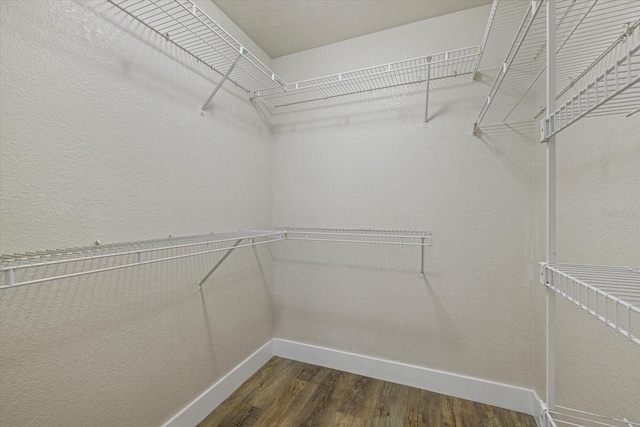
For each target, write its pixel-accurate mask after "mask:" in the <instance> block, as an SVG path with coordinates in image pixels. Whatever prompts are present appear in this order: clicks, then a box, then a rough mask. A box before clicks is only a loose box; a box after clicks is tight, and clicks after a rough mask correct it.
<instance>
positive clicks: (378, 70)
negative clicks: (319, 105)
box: [253, 46, 480, 108]
mask: <svg viewBox="0 0 640 427" xmlns="http://www.w3.org/2000/svg"><path fill="white" fill-rule="evenodd" d="M479 55H480V47H479V46H473V47H468V48H464V49H458V50H452V51H449V52H442V53H436V54H433V55H428V56H422V57H419V58H413V59H407V60H404V61H399V62H392V63H389V64H383V65H377V66H374V67H369V68H363V69H360V70H354V71H348V72H345V73H339V74H333V75H330V76H324V77H319V78H315V79H310V80H304V81H299V82H295V83H288V84H286V85H285V87H284V90H281V89H280V88H276V89H267V90H261V91H256V92H254V93H253V97H255V98H257V99H260V100H262V101H263V102H265V103H266V104H267V105H269V106H270V107H272V108H277V107H286V106H289V105H296V104H300V103H305V102H312V101H319V100H326V99H331V98H336V97H339V96H345V95H354V94H357V93H364V92H371V91H374V90H378V89H387V88H391V87H395V86H403V85H409V84H416V83H425V82H428V81H431V80H437V79H443V78H449V77H456V76H462V75H467V74H472V73H473V71H474V70H475V67H476V63H477V61H478V58H479Z"/></svg>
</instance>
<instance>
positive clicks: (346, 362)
mask: <svg viewBox="0 0 640 427" xmlns="http://www.w3.org/2000/svg"><path fill="white" fill-rule="evenodd" d="M274 355H275V356H280V357H283V358H285V359H291V360H297V361H299V362H305V363H311V364H314V365H320V366H324V367H327V368H331V369H337V370H340V371H346V372H351V373H354V374H358V375H364V376H367V377H371V378H377V379H380V380H384V381H389V382H394V383H397V384H403V385H408V386H411V387H417V388H421V389H424V390H429V391H433V392H436V393H442V394H446V395H449V396H455V397H459V398H461V399H468V400H473V401H475V402H480V403H486V404H488V405H493V406H497V407H500V408H505V409H510V410H512V411H518V412H523V413H525V414H529V415H532V416H534V417H535V418H536V422H539V420H538V416H539V415H540V401H539V399H538V397H537V396H536V394H535V393H534V392H533V391H532V390H527V389H525V388H521V387H515V386H511V385H507V384H501V383H497V382H493V381H487V380H482V379H478V378H473V377H467V376H464V375H458V374H452V373H450V372H444V371H438V370H435V369H429V368H423V367H421V366H414V365H408V364H406V363H400V362H393V361H390V360H384V359H378V358H375V357H369V356H363V355H360V354H354V353H348V352H345V351H340V350H333V349H329V348H324V347H318V346H315V345H309V344H303V343H299V342H295V341H288V340H282V339H277V338H275V339H273V340H271V341H269V342H268V343H266V344H265V345H264V346H262V347H261V348H260V349H259V350H257V351H256V352H255V353H253V354H252V355H251V356H249V357H248V358H247V359H246V360H245V361H244V362H242V363H241V364H239V365H238V366H236V367H235V368H234V369H233V370H232V371H231V372H229V373H228V374H227V375H225V376H224V377H223V378H222V379H220V380H219V381H218V382H216V383H215V384H214V385H212V386H211V387H209V389H208V390H207V391H205V392H204V393H202V394H201V395H200V396H198V397H197V398H196V399H194V400H193V402H191V403H189V404H188V405H187V406H186V407H185V408H184V409H182V410H181V411H180V412H178V413H177V414H176V415H175V416H174V417H173V418H171V419H170V420H169V421H167V422H166V423H165V424H164V427H194V426H195V425H197V424H198V423H199V422H200V421H202V420H203V419H204V418H205V417H206V416H207V415H209V414H210V413H211V411H213V410H214V409H215V408H216V407H217V406H218V405H220V404H221V403H222V402H223V401H224V400H225V399H226V398H227V397H229V396H230V395H231V393H233V392H234V391H235V390H236V389H237V388H238V387H240V386H241V385H242V383H244V382H245V381H246V380H248V379H249V377H251V375H253V374H254V373H255V372H256V371H258V370H259V369H260V368H261V367H262V366H263V365H264V364H265V363H267V362H268V361H269V359H271V357H273V356H274Z"/></svg>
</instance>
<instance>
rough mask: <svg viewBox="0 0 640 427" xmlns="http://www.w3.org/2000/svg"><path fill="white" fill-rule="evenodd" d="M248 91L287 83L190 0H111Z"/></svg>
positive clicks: (204, 106)
mask: <svg viewBox="0 0 640 427" xmlns="http://www.w3.org/2000/svg"><path fill="white" fill-rule="evenodd" d="M109 1H110V2H111V3H113V4H114V5H115V6H117V7H118V8H120V9H121V10H122V11H124V12H126V13H127V14H128V15H130V16H132V17H133V18H135V19H137V20H138V21H140V22H141V23H143V24H144V25H146V26H147V27H149V28H151V29H152V30H154V31H156V32H157V33H158V34H160V35H162V36H163V37H165V38H166V39H167V40H168V41H170V42H171V43H173V44H175V45H176V46H178V47H179V48H181V49H183V50H184V51H185V52H187V53H189V54H190V55H192V56H194V57H195V58H196V59H198V60H199V61H201V62H202V63H204V64H205V65H207V66H208V67H210V68H211V69H212V70H214V71H216V72H218V73H219V74H220V75H222V76H224V78H223V79H221V80H220V83H219V84H218V86H217V87H216V89H215V90H214V92H213V93H212V96H211V97H210V98H209V99H208V100H207V102H205V104H204V105H203V106H202V110H204V109H205V108H206V106H207V104H208V103H209V102H210V101H211V98H213V95H215V93H216V92H217V90H218V89H219V88H220V86H221V85H222V83H223V82H224V80H229V81H231V82H232V83H234V84H235V85H236V86H238V87H240V88H242V89H243V90H245V91H246V92H253V91H257V90H265V89H273V88H282V87H283V86H285V83H284V82H283V81H282V80H281V79H280V78H279V77H278V76H277V75H276V74H275V73H274V72H273V71H271V70H270V69H269V68H268V67H267V66H266V65H264V63H262V61H260V60H259V59H258V58H257V57H256V56H255V55H253V54H252V53H251V52H249V51H248V50H247V49H246V48H245V47H244V46H243V45H242V44H241V43H240V42H238V41H237V40H236V39H235V38H233V37H232V36H231V35H230V34H229V33H228V32H226V31H225V30H224V29H223V28H222V27H221V26H220V25H218V24H217V23H216V22H215V21H214V20H213V19H211V18H210V17H209V16H208V15H207V14H206V13H204V12H203V11H202V10H201V9H200V8H199V7H198V6H196V5H195V4H194V3H193V2H191V1H190V0H109Z"/></svg>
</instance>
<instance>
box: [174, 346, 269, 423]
mask: <svg viewBox="0 0 640 427" xmlns="http://www.w3.org/2000/svg"><path fill="white" fill-rule="evenodd" d="M273 353H274V351H273V340H271V341H269V342H268V343H266V344H265V345H264V346H262V347H261V348H260V349H258V350H257V351H256V352H255V353H253V354H252V355H251V356H249V357H248V358H247V359H246V360H245V361H244V362H242V363H240V364H239V365H238V366H236V367H235V368H234V369H233V370H232V371H231V372H229V373H228V374H227V375H225V376H224V377H222V378H221V379H220V380H219V381H218V382H216V383H215V384H214V385H212V386H211V387H209V389H208V390H207V391H205V392H204V393H202V394H201V395H200V396H198V397H197V398H196V399H195V400H194V401H193V402H191V403H189V404H188V405H187V406H186V407H185V408H184V409H182V410H181V411H180V412H178V413H177V414H176V415H175V416H173V418H171V419H170V420H169V421H167V422H166V423H165V424H164V427H194V426H195V425H197V424H198V423H199V422H200V421H202V420H203V419H204V418H205V417H206V416H207V415H209V413H211V411H213V410H214V409H215V408H216V407H217V406H218V405H220V404H221V403H222V402H224V400H225V399H226V398H227V397H229V395H231V393H233V392H234V391H235V390H236V389H237V388H238V387H240V386H241V385H242V383H244V382H245V381H246V380H248V379H249V377H251V375H253V374H254V373H255V372H256V371H258V369H260V368H261V367H262V366H263V365H264V364H265V363H267V362H268V361H269V359H271V358H272V357H273Z"/></svg>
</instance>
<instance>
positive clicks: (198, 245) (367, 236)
mask: <svg viewBox="0 0 640 427" xmlns="http://www.w3.org/2000/svg"><path fill="white" fill-rule="evenodd" d="M285 240H307V241H330V242H341V243H342V242H346V243H366V244H383V245H402V246H420V247H422V249H424V247H425V246H430V245H431V233H430V232H424V231H394V230H363V229H349V230H346V229H324V228H304V229H303V228H278V229H276V230H265V231H257V230H249V231H238V232H230V233H217V234H205V235H196V236H185V237H170V238H167V239H155V240H143V241H136V242H127V243H113V244H107V245H100V244H96V245H93V246H83V247H75V248H67V249H56V250H47V251H38V252H26V253H21V254H14V255H2V256H0V271H1V272H2V273H3V274H2V275H1V276H0V290H3V289H9V288H15V287H20V286H25V285H33V284H38V283H44V282H49V281H54V280H61V279H70V278H74V277H79V276H84V275H87V274H96V273H103V272H107V271H113V270H118V269H122V268H130V267H136V266H143V265H147V264H153V263H157V262H165V261H171V260H178V259H183V258H189V257H194V256H203V255H207V254H214V253H218V252H222V253H224V254H223V256H222V257H221V258H220V259H219V260H218V262H217V263H216V265H215V266H214V267H213V268H212V269H211V271H210V272H209V273H208V274H207V276H206V277H205V278H204V279H203V280H202V281H201V282H200V286H202V283H203V282H204V281H205V280H206V279H207V278H208V277H209V276H210V275H211V274H212V273H213V272H215V270H216V269H217V268H218V267H219V266H220V264H222V262H224V260H225V259H226V258H227V257H228V256H229V255H230V254H231V253H232V252H233V251H234V250H236V249H241V248H246V247H255V246H258V245H264V244H269V243H274V242H278V241H285ZM421 274H424V250H423V252H422V263H421Z"/></svg>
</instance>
